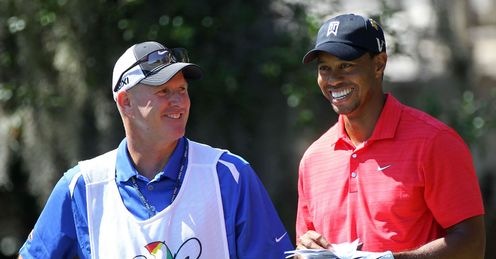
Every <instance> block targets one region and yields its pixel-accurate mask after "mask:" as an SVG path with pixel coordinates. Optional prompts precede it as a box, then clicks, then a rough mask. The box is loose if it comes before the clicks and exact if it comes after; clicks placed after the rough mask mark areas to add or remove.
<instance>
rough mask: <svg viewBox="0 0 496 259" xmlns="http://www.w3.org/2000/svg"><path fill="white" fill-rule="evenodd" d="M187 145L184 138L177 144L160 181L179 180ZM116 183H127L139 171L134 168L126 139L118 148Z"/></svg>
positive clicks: (161, 174) (159, 175) (160, 174)
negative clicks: (164, 179) (163, 179)
mask: <svg viewBox="0 0 496 259" xmlns="http://www.w3.org/2000/svg"><path fill="white" fill-rule="evenodd" d="M186 144H187V139H186V137H182V138H180V139H179V141H178V142H177V145H176V148H175V149H174V151H173V152H172V155H171V156H170V158H169V161H167V164H166V165H165V167H164V168H163V170H162V172H161V173H159V174H158V179H159V180H160V179H162V178H163V177H167V178H169V179H173V180H175V179H177V176H178V173H179V167H180V166H181V162H182V157H183V154H184V149H185V145H186ZM115 171H116V181H119V182H127V181H129V179H131V177H133V176H136V175H137V174H138V171H137V170H136V168H135V167H134V163H133V162H132V160H131V157H130V155H129V152H128V151H127V140H126V139H125V138H124V139H123V140H122V141H121V143H120V144H119V147H118V148H117V161H116V165H115Z"/></svg>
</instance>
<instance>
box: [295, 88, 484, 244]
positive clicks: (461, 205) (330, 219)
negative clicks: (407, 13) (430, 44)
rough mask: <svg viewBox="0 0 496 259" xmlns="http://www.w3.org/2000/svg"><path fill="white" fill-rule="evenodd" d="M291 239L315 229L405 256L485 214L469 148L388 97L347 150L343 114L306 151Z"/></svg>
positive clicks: (336, 238) (454, 135)
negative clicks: (360, 139)
mask: <svg viewBox="0 0 496 259" xmlns="http://www.w3.org/2000/svg"><path fill="white" fill-rule="evenodd" d="M298 193H299V195H298V196H299V198H298V215H297V222H296V235H297V238H298V237H299V236H300V235H303V234H304V233H306V232H307V231H308V230H315V231H317V232H319V233H321V234H323V235H324V237H325V238H326V239H327V240H328V241H329V242H330V243H333V244H337V243H342V242H351V241H354V240H355V239H357V238H360V241H361V242H363V244H364V245H363V248H362V250H364V251H386V250H390V251H394V252H396V251H404V250H409V249H414V248H417V247H419V246H421V245H423V244H425V243H427V242H429V241H432V240H434V239H437V238H439V237H442V236H444V235H445V231H444V229H446V228H448V227H450V226H452V225H454V224H456V223H458V222H461V221H463V220H464V219H467V218H470V217H473V216H477V215H482V214H484V208H483V204H482V198H481V194H480V189H479V184H478V181H477V177H476V175H475V172H474V168H473V163H472V158H471V155H470V151H469V149H468V147H467V146H466V145H465V143H464V142H463V140H462V139H461V138H460V136H459V135H458V134H457V133H456V132H455V131H454V130H452V129H451V128H449V127H448V126H446V125H445V124H443V123H442V122H440V121H438V120H436V119H434V118H433V117H431V116H429V115H427V114H426V113H424V112H421V111H419V110H416V109H413V108H410V107H407V106H405V105H403V104H401V103H400V102H398V101H397V100H396V99H395V98H394V97H393V96H391V95H388V97H387V101H386V104H385V106H384V109H383V111H382V113H381V116H380V117H379V120H378V121H377V124H376V127H375V129H374V132H373V133H372V136H371V137H370V139H369V140H367V141H366V142H365V143H363V144H362V145H360V146H358V147H354V145H353V144H352V142H351V140H350V139H349V137H348V136H347V134H346V132H345V131H344V124H343V118H342V116H340V117H339V120H338V122H337V123H336V124H335V125H334V126H333V127H332V128H330V129H329V130H328V131H327V132H326V133H325V134H324V135H323V136H321V137H320V138H319V139H318V140H317V141H315V142H314V143H313V144H312V145H311V146H310V147H309V148H308V150H307V151H306V152H305V154H304V156H303V158H302V160H301V163H300V170H299V182H298Z"/></svg>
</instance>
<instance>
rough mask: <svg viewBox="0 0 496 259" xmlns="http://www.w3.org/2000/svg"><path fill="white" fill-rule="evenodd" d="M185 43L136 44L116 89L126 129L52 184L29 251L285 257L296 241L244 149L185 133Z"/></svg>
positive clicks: (26, 254)
mask: <svg viewBox="0 0 496 259" xmlns="http://www.w3.org/2000/svg"><path fill="white" fill-rule="evenodd" d="M201 77H202V72H201V70H200V68H199V67H198V66H197V65H195V64H192V63H189V60H188V56H187V53H186V50H185V49H168V48H166V47H164V46H163V45H161V44H159V43H157V42H143V43H139V44H136V45H133V46H132V47H130V48H129V49H128V50H127V51H126V52H125V53H124V54H123V55H122V56H121V57H120V58H119V59H118V60H117V62H116V64H115V67H114V73H113V81H112V91H113V96H114V100H115V102H116V104H117V107H118V110H119V113H120V114H121V118H122V121H123V125H124V129H125V133H126V137H125V139H124V140H122V142H121V144H120V145H119V147H118V148H117V149H115V150H113V151H110V152H108V153H106V154H103V155H100V156H98V157H96V158H93V159H90V160H86V161H82V162H79V164H78V165H77V166H75V167H74V168H72V169H70V170H69V171H67V172H66V173H65V174H64V176H63V177H62V178H61V179H60V181H59V182H58V183H57V185H56V186H55V188H54V190H53V192H52V194H51V195H50V198H49V199H48V202H47V204H46V206H45V208H44V209H43V212H42V213H41V215H40V217H39V219H38V221H37V223H36V225H35V226H34V229H33V231H32V233H31V234H30V236H29V237H28V240H27V241H26V243H25V244H24V245H23V247H22V248H21V250H20V257H21V256H22V257H23V258H73V257H75V256H78V257H79V258H152V257H153V258H181V259H183V258H212V259H217V258H284V251H286V250H291V249H292V244H291V241H290V240H289V237H288V235H287V233H286V230H285V228H284V226H283V224H282V223H281V221H280V219H279V216H278V215H277V212H276V211H275V209H274V206H273V205H272V202H271V201H270V198H269V196H268V194H267V192H266V190H265V189H264V187H263V185H262V183H261V182H260V180H259V178H258V177H257V175H256V174H255V172H254V171H253V169H252V168H251V166H250V165H249V164H248V162H246V161H245V160H244V159H242V158H241V157H239V156H237V155H235V154H232V153H230V152H229V151H227V150H221V149H217V148H212V147H210V146H207V145H204V144H200V143H197V142H194V141H191V140H189V139H187V138H186V137H185V136H184V135H185V127H186V123H187V120H188V115H189V110H190V99H189V95H188V81H187V80H193V79H199V78H201Z"/></svg>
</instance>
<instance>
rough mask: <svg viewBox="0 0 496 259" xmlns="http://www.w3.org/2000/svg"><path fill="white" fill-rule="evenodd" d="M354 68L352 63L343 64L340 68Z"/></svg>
mask: <svg viewBox="0 0 496 259" xmlns="http://www.w3.org/2000/svg"><path fill="white" fill-rule="evenodd" d="M352 66H353V65H352V64H350V63H343V64H341V65H340V66H339V67H340V68H341V69H345V68H349V67H352Z"/></svg>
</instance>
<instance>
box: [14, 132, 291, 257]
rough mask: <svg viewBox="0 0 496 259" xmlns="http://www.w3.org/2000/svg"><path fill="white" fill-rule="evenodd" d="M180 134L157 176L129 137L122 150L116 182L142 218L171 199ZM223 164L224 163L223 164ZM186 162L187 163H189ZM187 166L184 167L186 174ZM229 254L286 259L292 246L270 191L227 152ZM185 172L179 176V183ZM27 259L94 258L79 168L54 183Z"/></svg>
mask: <svg viewBox="0 0 496 259" xmlns="http://www.w3.org/2000/svg"><path fill="white" fill-rule="evenodd" d="M186 143H187V141H186V138H184V137H183V138H181V139H180V140H179V142H178V145H177V146H176V149H175V150H174V152H173V153H172V156H171V157H170V159H169V161H168V162H167V164H166V166H165V167H164V169H163V170H162V172H159V173H158V174H157V175H156V176H155V178H153V179H147V178H146V177H144V176H141V175H139V174H138V172H137V171H136V169H135V167H134V165H133V163H132V162H131V160H130V158H129V155H128V152H127V141H126V139H124V140H123V141H122V142H121V143H120V145H119V147H118V149H117V162H116V183H117V186H118V188H119V192H120V195H121V198H122V201H123V202H124V204H125V206H126V207H127V209H128V210H129V211H130V212H131V213H132V214H133V215H134V216H135V217H136V218H137V219H140V220H144V219H148V218H149V217H150V214H149V210H147V209H146V208H145V206H144V203H143V201H142V199H140V195H139V193H138V191H137V190H136V188H135V187H134V186H133V181H131V179H132V178H133V177H135V179H136V183H137V185H138V188H139V190H140V192H141V193H142V195H143V196H144V197H145V199H146V201H147V202H148V203H149V204H150V205H151V206H153V207H155V209H156V211H157V212H158V211H161V210H163V209H164V208H166V207H167V206H169V205H170V203H171V198H172V195H173V192H174V189H175V187H176V186H177V178H178V172H179V168H180V166H181V163H182V160H183V159H182V158H183V154H184V151H185V146H186ZM221 161H222V162H223V163H222V162H221ZM185 165H186V166H187V161H185ZM185 171H186V170H184V172H185ZM217 173H218V176H219V184H220V191H221V195H222V205H223V209H224V219H225V223H226V224H225V225H226V232H227V243H228V246H229V255H230V258H284V251H288V250H292V249H293V245H292V243H291V241H290V239H289V236H288V234H287V232H286V230H285V228H284V226H283V224H282V223H281V221H280V219H279V216H278V214H277V212H276V210H275V208H274V206H273V204H272V202H271V200H270V197H269V195H268V194H267V191H266V190H265V188H264V186H263V185H262V183H261V181H260V179H259V178H258V176H257V175H256V174H255V172H254V170H253V169H252V168H251V166H250V165H249V164H248V162H246V161H245V160H244V159H243V158H241V157H239V156H237V155H234V154H232V153H230V152H225V153H224V154H223V155H222V156H221V157H220V161H219V163H217ZM182 179H184V175H183V176H182V177H181V178H180V182H181V181H182ZM19 253H20V255H22V256H23V258H25V259H28V258H37V259H39V258H73V257H74V256H78V257H79V258H91V256H90V244H89V236H88V219H87V208H86V186H85V182H84V179H83V177H81V174H80V169H79V166H75V167H73V168H72V169H70V170H69V171H67V172H66V173H65V174H64V176H63V177H62V178H61V179H60V180H59V182H58V183H57V184H56V186H55V187H54V189H53V191H52V193H51V195H50V197H49V198H48V201H47V203H46V205H45V207H44V209H43V211H42V212H41V215H40V217H39V218H38V221H37V222H36V225H35V226H34V229H33V231H32V233H31V234H30V235H29V237H28V239H27V240H26V242H25V243H24V245H23V246H22V247H21V249H20V252H19Z"/></svg>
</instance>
